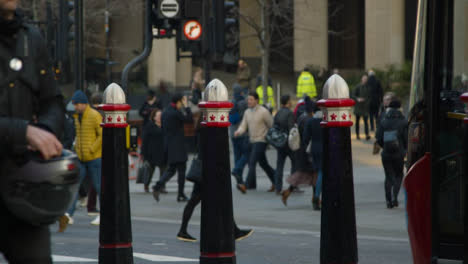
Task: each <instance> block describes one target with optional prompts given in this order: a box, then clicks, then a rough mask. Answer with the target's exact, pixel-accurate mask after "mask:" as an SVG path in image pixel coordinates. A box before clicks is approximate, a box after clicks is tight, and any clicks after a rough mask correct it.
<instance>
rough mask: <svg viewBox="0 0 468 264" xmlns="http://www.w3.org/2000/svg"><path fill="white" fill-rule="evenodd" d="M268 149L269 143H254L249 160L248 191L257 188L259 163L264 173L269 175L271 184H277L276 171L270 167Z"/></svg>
mask: <svg viewBox="0 0 468 264" xmlns="http://www.w3.org/2000/svg"><path fill="white" fill-rule="evenodd" d="M266 148H267V143H265V142H256V143H252V151H251V152H250V160H249V174H248V175H247V189H256V188H257V174H256V167H257V162H258V163H259V164H260V167H261V168H262V169H263V171H265V173H266V174H267V176H268V178H269V179H270V181H271V184H273V185H274V184H275V170H274V169H273V168H272V167H271V166H270V164H268V160H267V158H266V153H265V152H266Z"/></svg>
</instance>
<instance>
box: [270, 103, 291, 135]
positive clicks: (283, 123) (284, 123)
mask: <svg viewBox="0 0 468 264" xmlns="http://www.w3.org/2000/svg"><path fill="white" fill-rule="evenodd" d="M274 126H276V127H278V128H279V129H281V131H283V132H284V133H287V134H289V130H291V128H292V127H293V126H294V114H293V112H292V111H291V110H289V108H286V107H281V109H280V110H279V111H278V113H276V115H275V120H274Z"/></svg>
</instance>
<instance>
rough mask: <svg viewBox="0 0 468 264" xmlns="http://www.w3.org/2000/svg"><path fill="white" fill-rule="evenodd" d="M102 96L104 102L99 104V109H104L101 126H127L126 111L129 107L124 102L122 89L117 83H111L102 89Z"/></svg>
mask: <svg viewBox="0 0 468 264" xmlns="http://www.w3.org/2000/svg"><path fill="white" fill-rule="evenodd" d="M103 97H104V98H103V102H104V104H102V105H100V106H99V109H100V110H102V111H104V117H103V118H102V124H101V126H102V127H122V128H125V127H127V126H128V124H127V112H128V111H129V110H130V108H131V107H130V105H128V104H126V103H125V92H124V91H123V89H122V88H121V87H120V86H119V85H118V84H116V83H111V84H110V85H109V86H107V88H106V90H105V91H104V95H103Z"/></svg>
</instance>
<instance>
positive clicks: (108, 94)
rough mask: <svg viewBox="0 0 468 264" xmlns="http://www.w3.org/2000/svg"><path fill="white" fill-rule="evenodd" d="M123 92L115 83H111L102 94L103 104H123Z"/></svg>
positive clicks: (124, 100)
mask: <svg viewBox="0 0 468 264" xmlns="http://www.w3.org/2000/svg"><path fill="white" fill-rule="evenodd" d="M125 102H126V99H125V92H124V91H123V89H122V88H121V87H120V86H119V85H118V84H116V83H111V84H109V86H107V88H106V90H105V91H104V95H103V103H104V104H125Z"/></svg>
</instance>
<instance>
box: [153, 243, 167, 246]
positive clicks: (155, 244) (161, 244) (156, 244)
mask: <svg viewBox="0 0 468 264" xmlns="http://www.w3.org/2000/svg"><path fill="white" fill-rule="evenodd" d="M151 245H153V246H165V245H166V243H153V244H151Z"/></svg>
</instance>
